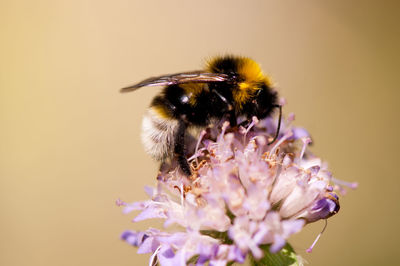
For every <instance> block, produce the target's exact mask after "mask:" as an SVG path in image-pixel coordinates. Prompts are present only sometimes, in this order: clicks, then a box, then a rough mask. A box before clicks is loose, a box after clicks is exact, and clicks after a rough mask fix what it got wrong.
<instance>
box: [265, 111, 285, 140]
mask: <svg viewBox="0 0 400 266" xmlns="http://www.w3.org/2000/svg"><path fill="white" fill-rule="evenodd" d="M274 107H278V108H279V119H278V127H277V129H276V133H275V137H274V139H273V140H271V141H270V142H268V145H271V144H272V143H274V142H275V141H276V139H277V138H278V135H279V131H280V130H281V120H282V105H274Z"/></svg>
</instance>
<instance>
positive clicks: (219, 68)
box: [121, 55, 282, 176]
mask: <svg viewBox="0 0 400 266" xmlns="http://www.w3.org/2000/svg"><path fill="white" fill-rule="evenodd" d="M146 86H164V88H163V90H162V91H161V93H160V94H159V95H157V96H156V97H154V99H153V101H152V102H151V104H150V108H149V109H148V110H147V112H146V114H145V115H144V118H143V122H142V142H143V144H144V147H145V150H146V152H147V153H149V154H150V155H151V156H152V157H153V158H154V159H155V160H157V161H161V162H163V161H165V160H166V159H167V158H176V160H177V162H178V164H179V166H180V168H181V170H182V171H183V173H185V174H186V175H188V176H190V175H191V170H190V166H189V163H188V161H187V159H186V154H185V152H186V151H185V150H186V147H185V141H184V140H185V135H186V134H187V130H188V129H189V128H191V127H206V126H208V125H210V124H211V123H212V122H213V121H218V120H221V119H223V118H226V119H228V120H229V122H230V124H231V127H235V126H237V118H238V117H245V118H246V119H247V121H249V120H250V119H252V117H253V116H256V117H257V118H258V119H263V118H265V117H268V116H270V115H271V113H272V112H273V110H274V109H275V108H279V110H280V112H279V122H278V127H277V132H276V135H275V137H274V139H273V140H272V141H270V142H269V144H271V143H273V142H274V141H275V140H276V138H277V136H278V134H279V128H280V121H281V114H282V108H281V106H280V105H278V103H277V101H278V100H277V92H276V91H274V90H273V89H272V82H271V80H270V78H269V77H268V76H266V75H264V74H263V72H262V70H261V68H260V66H259V64H258V63H256V62H255V61H253V60H252V59H250V58H247V57H240V56H231V55H227V56H220V57H214V58H212V59H211V60H209V61H208V63H207V65H206V67H205V69H204V70H200V71H191V72H183V73H177V74H170V75H162V76H157V77H151V78H148V79H145V80H143V81H142V82H139V83H137V84H135V85H132V86H129V87H126V88H123V89H121V92H123V93H125V92H131V91H135V90H137V89H139V88H141V87H146ZM245 121H246V120H245Z"/></svg>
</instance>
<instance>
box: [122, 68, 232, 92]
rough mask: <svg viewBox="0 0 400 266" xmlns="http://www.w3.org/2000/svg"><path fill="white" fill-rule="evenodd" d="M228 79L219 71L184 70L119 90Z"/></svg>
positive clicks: (127, 90)
mask: <svg viewBox="0 0 400 266" xmlns="http://www.w3.org/2000/svg"><path fill="white" fill-rule="evenodd" d="M227 80H230V78H229V76H228V75H226V74H221V73H209V72H204V71H193V72H184V73H177V74H170V75H163V76H158V77H151V78H148V79H145V80H143V81H142V82H139V83H137V84H134V85H132V86H128V87H125V88H122V89H121V92H130V91H134V90H137V89H139V88H141V87H146V86H166V85H174V84H182V83H208V82H221V81H227Z"/></svg>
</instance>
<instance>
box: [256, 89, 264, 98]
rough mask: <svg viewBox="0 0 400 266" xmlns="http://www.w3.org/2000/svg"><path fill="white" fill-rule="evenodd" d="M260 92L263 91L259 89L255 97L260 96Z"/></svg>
mask: <svg viewBox="0 0 400 266" xmlns="http://www.w3.org/2000/svg"><path fill="white" fill-rule="evenodd" d="M262 90H263V89H259V90H258V91H257V93H256V96H257V97H258V96H260V94H261V92H262Z"/></svg>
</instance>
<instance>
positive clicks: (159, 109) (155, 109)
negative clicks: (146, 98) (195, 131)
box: [149, 105, 171, 119]
mask: <svg viewBox="0 0 400 266" xmlns="http://www.w3.org/2000/svg"><path fill="white" fill-rule="evenodd" d="M149 111H150V113H152V114H153V115H154V116H157V117H159V118H162V119H171V117H170V116H169V114H168V111H167V110H166V109H165V107H164V106H162V105H155V106H151V107H150V110H149Z"/></svg>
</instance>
